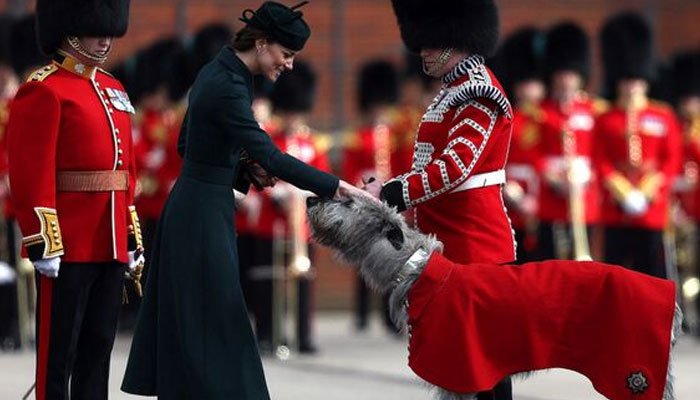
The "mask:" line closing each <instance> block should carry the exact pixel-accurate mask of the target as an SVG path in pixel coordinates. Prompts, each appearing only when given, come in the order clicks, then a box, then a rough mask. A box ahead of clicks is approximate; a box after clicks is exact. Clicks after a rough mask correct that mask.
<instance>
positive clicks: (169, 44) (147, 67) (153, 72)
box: [136, 37, 183, 97]
mask: <svg viewBox="0 0 700 400" xmlns="http://www.w3.org/2000/svg"><path fill="white" fill-rule="evenodd" d="M182 48H183V45H182V42H181V41H180V40H179V39H178V38H175V37H165V38H162V39H159V40H157V41H156V42H154V43H153V44H151V45H150V46H149V47H147V48H146V49H145V50H144V51H143V53H142V54H141V56H140V57H139V59H138V62H137V67H136V71H137V76H138V78H139V81H140V82H141V90H142V93H143V94H148V93H152V92H154V91H156V90H158V88H160V87H163V86H165V87H166V88H167V89H168V92H170V85H171V83H172V82H174V81H176V80H177V79H178V78H180V79H181V77H175V76H173V75H175V73H176V72H177V71H176V68H174V67H176V66H177V63H176V61H175V56H176V55H177V54H178V53H179V52H180V51H181V50H182ZM169 97H172V96H169Z"/></svg>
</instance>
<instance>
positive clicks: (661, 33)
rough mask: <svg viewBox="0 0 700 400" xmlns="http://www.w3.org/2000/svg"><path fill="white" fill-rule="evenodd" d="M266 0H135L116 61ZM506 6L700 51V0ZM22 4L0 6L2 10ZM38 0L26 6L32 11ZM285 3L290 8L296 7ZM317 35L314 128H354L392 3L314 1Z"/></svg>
mask: <svg viewBox="0 0 700 400" xmlns="http://www.w3.org/2000/svg"><path fill="white" fill-rule="evenodd" d="M260 2H261V1H260V0H256V1H249V0H236V1H233V0H230V1H226V0H194V1H178V0H133V1H132V6H131V22H130V27H129V32H128V34H127V35H126V36H125V37H124V38H123V39H121V40H119V41H118V43H117V46H116V49H115V52H114V54H113V56H112V61H113V62H115V61H118V60H120V59H122V58H124V57H127V56H128V55H129V54H130V53H131V52H133V51H135V50H137V49H138V48H140V47H141V46H145V45H147V44H148V43H149V42H151V41H152V40H154V39H155V38H157V37H159V36H161V35H166V34H176V33H177V32H176V30H177V24H176V20H177V15H178V14H177V11H178V4H179V3H183V4H186V9H185V11H186V13H185V15H186V19H185V21H184V30H185V34H189V33H191V32H193V31H195V30H196V29H197V28H199V27H200V26H202V25H204V24H206V23H208V22H211V21H223V22H225V23H227V24H229V25H230V26H231V27H232V28H234V29H236V28H240V26H241V23H240V22H239V21H238V17H239V16H240V14H241V11H242V10H243V9H245V8H256V7H257V6H258V5H259V4H260ZM497 2H498V3H499V5H500V8H501V25H502V29H501V30H502V33H503V34H508V32H510V31H512V30H513V29H515V28H517V27H519V26H522V25H534V26H538V27H541V28H546V27H548V26H551V25H552V24H553V23H556V22H558V21H560V20H563V19H572V20H575V21H577V22H578V23H580V24H581V25H582V26H584V27H585V28H586V29H587V30H588V31H589V32H590V34H591V35H593V36H592V37H593V38H596V37H597V31H598V29H599V27H600V26H601V24H602V21H603V20H604V19H605V17H606V16H608V15H610V14H611V13H613V12H616V11H619V10H623V9H636V10H640V11H642V12H644V13H646V14H647V15H649V16H650V17H652V19H653V22H654V24H655V28H656V33H657V42H658V51H659V54H660V55H661V56H663V57H666V56H668V55H670V54H673V53H674V52H676V51H679V50H682V49H686V48H691V47H700V29H698V23H697V22H698V21H699V20H700V0H615V1H612V0H497ZM18 3H19V4H21V1H20V0H0V9H5V7H7V6H8V5H9V4H15V5H16V4H18ZM33 3H34V2H33V1H32V0H28V1H26V3H25V4H26V7H27V9H31V8H33ZM286 3H289V4H292V3H293V2H291V1H286ZM304 13H305V15H306V19H307V20H308V22H309V23H310V25H311V27H312V36H311V39H310V41H309V42H308V45H307V47H306V49H305V50H304V51H303V52H302V53H301V56H300V58H303V59H305V60H307V61H310V62H311V63H312V64H313V65H314V66H315V68H316V69H317V71H318V72H319V73H320V81H319V98H318V105H317V107H316V109H315V110H314V113H313V121H314V122H315V125H316V126H317V127H319V128H321V129H334V128H337V127H338V126H339V124H338V122H340V121H341V120H340V118H341V117H342V122H344V124H346V125H351V124H352V123H353V121H354V117H355V116H356V110H355V98H354V96H355V75H356V73H357V71H358V69H359V66H360V65H361V64H362V63H364V62H366V61H368V60H369V59H371V58H374V57H386V58H389V59H393V60H396V61H397V62H398V61H399V60H400V59H401V52H402V45H401V42H400V39H399V32H398V28H397V27H396V24H395V20H394V16H393V12H392V10H391V6H390V2H389V0H312V2H311V4H310V5H308V6H306V7H305V8H304ZM593 44H594V49H593V50H594V60H595V62H594V70H593V76H592V79H591V87H592V88H594V89H595V88H596V87H597V84H598V81H599V60H598V56H597V54H598V53H597V52H598V46H597V43H596V40H593ZM317 255H318V257H317V258H318V260H319V262H318V264H317V266H318V272H319V274H318V280H317V293H318V302H319V305H320V306H321V307H325V308H331V307H333V308H338V307H349V306H350V304H351V299H352V288H353V285H354V272H353V271H352V269H350V268H349V267H342V266H339V265H337V263H336V262H334V261H332V260H331V257H330V255H329V253H328V251H326V250H323V249H322V250H320V251H319V252H318V253H317Z"/></svg>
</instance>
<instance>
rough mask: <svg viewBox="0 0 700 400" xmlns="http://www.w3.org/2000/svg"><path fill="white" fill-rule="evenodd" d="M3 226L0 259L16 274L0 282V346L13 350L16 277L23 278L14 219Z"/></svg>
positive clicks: (15, 342) (16, 333) (16, 340)
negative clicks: (3, 237) (13, 278)
mask: <svg viewBox="0 0 700 400" xmlns="http://www.w3.org/2000/svg"><path fill="white" fill-rule="evenodd" d="M0 206H2V205H0ZM4 228H5V235H6V239H7V240H6V241H5V243H3V244H2V247H5V249H6V251H3V252H2V254H0V260H2V261H5V262H7V264H8V265H9V266H10V267H11V268H12V269H14V271H15V273H16V275H15V281H14V282H5V283H3V284H0V347H1V348H2V349H4V350H13V349H18V348H19V346H20V337H19V317H18V306H17V279H23V278H22V277H20V276H19V274H18V271H17V265H16V262H15V261H16V260H17V248H16V243H15V220H14V219H10V220H7V221H6V224H5V227H4ZM2 247H0V248H2ZM3 250H4V249H3Z"/></svg>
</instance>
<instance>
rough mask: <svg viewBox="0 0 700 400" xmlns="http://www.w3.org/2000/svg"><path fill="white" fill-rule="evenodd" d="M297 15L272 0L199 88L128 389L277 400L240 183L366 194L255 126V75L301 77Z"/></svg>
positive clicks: (249, 19)
mask: <svg viewBox="0 0 700 400" xmlns="http://www.w3.org/2000/svg"><path fill="white" fill-rule="evenodd" d="M302 4H304V3H302ZM296 8H298V6H297V7H293V8H287V7H285V6H283V5H281V4H278V3H273V2H266V3H264V4H263V5H262V6H261V7H260V8H259V9H258V10H257V11H255V12H253V11H252V10H246V11H245V12H244V13H243V18H241V20H242V21H244V22H246V24H247V25H246V27H245V28H244V29H242V30H241V31H240V32H239V33H238V34H237V35H236V38H235V39H234V41H233V45H232V47H230V46H226V47H224V48H223V49H222V50H221V52H220V53H219V55H218V56H217V58H216V59H214V60H213V61H212V62H211V63H209V64H208V65H206V66H205V67H204V68H203V69H202V71H201V72H200V73H199V76H198V77H197V80H196V81H195V83H194V85H193V87H192V90H191V92H190V96H189V104H190V106H189V109H188V110H187V114H186V116H185V122H184V124H183V127H182V131H181V133H180V146H179V149H180V152H181V154H182V155H183V157H184V160H185V161H184V167H183V170H182V174H181V175H180V177H179V179H178V182H177V183H176V185H175V187H174V188H173V190H172V192H171V194H170V197H169V198H168V202H167V204H166V206H165V209H164V210H163V214H162V215H161V219H160V221H159V225H158V228H157V230H156V239H155V242H154V247H155V248H154V249H153V252H152V254H153V258H152V259H151V260H150V266H149V276H148V281H147V285H146V297H145V298H144V299H143V303H142V306H141V312H140V315H139V321H138V324H137V326H136V332H135V335H134V339H133V343H132V348H131V354H130V356H129V362H128V365H127V369H126V373H125V377H124V382H123V384H122V390H124V391H125V392H129V393H133V394H141V395H151V396H155V395H157V396H158V397H159V398H162V399H255V400H259V399H268V398H269V394H268V391H267V387H266V384H265V377H264V374H263V369H262V364H261V362H260V357H259V355H258V350H257V345H256V341H255V339H254V336H253V332H252V329H251V327H250V324H249V321H248V315H247V313H246V307H245V303H244V300H243V295H242V293H241V289H240V282H239V272H238V260H237V257H238V256H237V250H236V246H235V243H236V240H235V234H234V226H233V212H234V210H233V204H234V199H233V196H232V193H231V187H232V183H233V182H234V181H236V182H237V185H236V187H237V188H240V189H243V190H246V187H247V186H248V184H247V183H246V182H245V180H246V179H245V178H249V179H252V180H253V181H258V183H259V184H263V185H272V184H274V181H275V179H276V178H273V176H275V177H279V178H280V179H282V180H285V181H287V182H289V183H291V184H293V185H295V186H297V187H299V188H301V189H305V190H310V191H312V192H314V193H316V194H317V195H319V196H322V197H333V196H339V195H341V194H343V195H344V194H349V193H355V194H360V195H361V194H362V193H363V192H362V191H360V190H359V189H355V188H354V187H352V186H351V185H349V184H347V183H345V182H343V181H339V180H338V178H336V177H334V176H332V175H328V174H326V173H323V172H321V171H319V170H316V169H314V168H312V167H310V166H307V165H306V164H304V163H302V162H301V161H298V160H297V159H295V158H293V157H291V156H289V155H286V154H283V153H281V152H280V151H279V150H278V149H277V147H275V145H274V144H273V142H272V141H271V139H270V137H269V136H268V135H267V134H266V133H265V132H264V131H262V130H261V129H260V128H259V126H258V123H257V122H256V121H255V119H254V118H253V111H252V109H251V99H252V97H253V96H252V77H253V74H262V75H265V76H267V78H269V79H271V80H273V81H274V80H275V79H277V77H279V75H280V73H281V72H282V71H284V70H287V69H292V63H293V61H294V57H295V55H296V53H297V52H298V51H299V50H301V49H302V47H303V46H304V43H305V42H306V39H307V38H308V36H309V33H310V32H309V27H308V25H307V24H306V22H304V20H303V19H302V13H301V12H299V11H297V10H296ZM242 152H244V154H245V155H246V156H245V157H242V156H241V153H242ZM248 157H249V158H250V159H251V160H255V162H256V163H258V164H259V166H257V164H253V162H252V161H251V162H246V161H244V160H243V158H248ZM248 163H249V165H248ZM261 167H262V168H261ZM263 169H264V170H263ZM265 171H268V172H265ZM241 183H244V184H243V186H242V187H241V185H240V184H241Z"/></svg>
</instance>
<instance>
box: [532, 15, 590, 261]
mask: <svg viewBox="0 0 700 400" xmlns="http://www.w3.org/2000/svg"><path fill="white" fill-rule="evenodd" d="M589 47H590V46H589V41H588V36H587V35H586V33H585V32H584V31H583V29H581V28H580V27H579V26H577V25H575V24H573V23H562V24H559V25H557V26H555V27H553V28H552V29H550V31H549V32H548V33H547V44H546V49H545V68H546V74H547V77H546V79H547V85H548V97H547V99H546V100H545V101H543V102H542V105H541V113H542V114H541V121H540V125H539V131H540V135H541V142H540V145H539V146H538V152H539V160H538V164H539V167H538V168H539V171H540V174H541V175H540V177H541V179H540V193H539V207H538V210H539V219H540V226H539V239H538V244H539V249H540V258H541V259H552V258H559V259H571V258H581V257H585V256H588V257H590V249H589V245H588V236H589V231H590V227H591V225H593V224H596V223H598V222H599V220H600V208H599V194H598V183H597V178H596V175H595V173H594V172H593V169H592V165H591V156H592V153H593V148H594V147H593V127H594V124H595V115H596V109H595V104H594V101H593V100H592V99H591V98H590V96H589V95H588V93H586V90H585V87H586V82H587V80H588V75H589V70H590V49H589Z"/></svg>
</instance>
